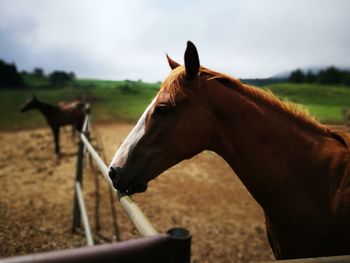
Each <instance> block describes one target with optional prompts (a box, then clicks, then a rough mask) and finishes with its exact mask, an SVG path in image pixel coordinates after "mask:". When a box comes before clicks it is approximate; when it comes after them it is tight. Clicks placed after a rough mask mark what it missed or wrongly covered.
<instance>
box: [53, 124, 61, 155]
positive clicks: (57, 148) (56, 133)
mask: <svg viewBox="0 0 350 263" xmlns="http://www.w3.org/2000/svg"><path fill="white" fill-rule="evenodd" d="M52 133H53V138H54V142H55V153H56V154H60V127H52Z"/></svg>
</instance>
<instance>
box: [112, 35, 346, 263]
mask: <svg viewBox="0 0 350 263" xmlns="http://www.w3.org/2000/svg"><path fill="white" fill-rule="evenodd" d="M168 61H169V64H170V67H171V68H172V69H173V70H172V72H171V74H170V75H169V76H168V77H167V79H166V80H165V81H164V82H163V84H162V86H161V89H160V91H159V93H158V95H157V96H156V97H155V98H154V100H153V101H152V103H151V104H150V105H149V106H148V108H147V109H146V111H145V112H144V113H143V115H142V117H141V118H140V120H139V121H138V123H137V124H136V126H135V127H134V129H133V130H132V131H131V133H130V134H129V136H128V137H127V138H126V139H125V141H124V142H123V144H122V145H121V146H120V148H119V150H118V151H117V153H116V155H115V156H114V158H113V160H112V162H111V164H110V177H111V179H112V181H113V183H114V186H115V187H116V188H117V189H119V190H120V191H122V192H126V193H128V194H133V193H137V192H143V191H145V190H146V189H147V182H148V181H150V180H152V179H153V178H155V177H156V176H158V175H159V174H160V173H162V172H163V171H165V170H166V169H168V168H170V167H171V166H173V165H175V164H176V163H178V162H180V161H182V160H184V159H188V158H191V157H192V156H194V155H196V154H198V153H200V152H201V151H203V150H205V149H207V150H212V151H214V152H216V153H218V154H219V155H221V156H222V157H223V158H224V159H225V160H226V161H227V163H228V164H229V165H230V166H231V167H232V169H233V170H234V171H235V172H236V174H237V175H238V176H239V178H240V179H241V181H242V182H243V183H244V185H245V186H246V187H247V189H248V190H249V192H250V193H251V194H252V195H253V197H254V198H255V199H256V201H257V202H258V203H259V204H260V205H261V206H262V208H263V209H264V212H265V217H266V228H267V235H268V239H269V242H270V245H271V248H272V250H273V252H274V254H275V257H276V258H277V259H286V258H300V257H315V256H328V255H340V254H349V253H350V177H349V176H350V154H349V150H348V144H347V142H348V138H347V136H346V135H345V133H344V134H339V133H335V132H332V131H331V130H329V129H328V128H326V127H325V126H323V125H321V124H319V123H318V122H316V121H315V120H313V119H312V118H311V117H310V116H309V115H308V114H306V113H305V112H304V111H302V110H301V109H299V108H298V107H296V106H294V105H292V104H290V103H286V102H282V101H280V100H279V99H278V98H276V97H275V96H274V95H272V94H271V93H270V92H266V91H263V90H261V89H258V88H255V87H251V86H248V85H245V84H242V83H241V82H240V81H239V80H237V79H234V78H231V77H229V76H226V75H223V74H221V73H217V72H214V71H212V70H209V69H207V68H204V67H202V66H200V64H199V57H198V53H197V50H196V48H195V46H194V45H193V44H192V43H191V42H188V44H187V49H186V52H185V65H184V66H180V65H179V64H178V63H176V62H175V61H173V60H171V59H170V58H169V57H168Z"/></svg>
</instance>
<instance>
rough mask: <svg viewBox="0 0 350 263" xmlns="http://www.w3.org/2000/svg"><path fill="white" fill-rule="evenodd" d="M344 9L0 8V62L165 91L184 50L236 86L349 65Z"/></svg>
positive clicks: (290, 1) (297, 1)
mask: <svg viewBox="0 0 350 263" xmlns="http://www.w3.org/2000/svg"><path fill="white" fill-rule="evenodd" d="M349 9H350V2H349V1H346V0H338V1H331V0H308V1H302V0H285V1H272V0H264V1H261V0H239V1H228V0H223V1H216V2H215V3H214V2H213V1H209V0H202V1H190V2H189V1H183V0H182V1H170V2H169V1H160V0H149V1H141V0H139V1H137V0H135V1H113V0H99V1H98V0H89V1H85V0H75V1H70V0H61V1H54V0H47V1H42V0H28V1H20V0H2V9H1V10H0V39H1V42H0V57H2V58H5V59H6V60H9V61H15V62H16V63H17V65H18V67H19V68H22V69H27V70H30V69H32V68H33V67H36V66H39V67H43V68H45V70H46V71H51V70H54V69H58V68H59V69H65V70H73V71H75V72H76V73H77V75H78V76H80V77H97V78H108V79H126V78H128V79H139V78H142V79H144V80H148V81H157V80H162V79H164V78H165V76H166V75H167V73H168V72H169V69H168V66H167V64H166V60H165V56H164V55H165V52H168V53H169V54H170V55H171V56H172V57H173V58H175V59H176V60H178V61H179V62H180V63H182V60H183V52H184V48H185V44H186V41H187V40H188V39H191V40H192V41H193V42H194V43H195V44H196V45H197V47H198V50H199V54H200V59H201V63H202V64H203V65H205V66H207V67H210V68H213V69H215V70H219V71H223V72H226V73H229V74H233V75H235V76H237V77H268V76H270V75H273V74H275V73H276V72H280V71H284V70H287V69H291V68H296V67H305V66H318V65H330V64H335V65H347V66H349V65H350V58H349V45H348V43H349V41H350V32H349V30H348V29H347V25H348V24H349V22H350V21H349V20H350V18H349V16H348V14H347V10H349Z"/></svg>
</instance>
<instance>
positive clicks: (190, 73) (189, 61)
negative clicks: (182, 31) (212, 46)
mask: <svg viewBox="0 0 350 263" xmlns="http://www.w3.org/2000/svg"><path fill="white" fill-rule="evenodd" d="M185 68H186V76H187V78H188V79H189V80H192V79H193V78H194V77H196V76H197V74H198V71H199V56H198V52H197V48H196V46H195V45H194V44H193V43H192V42H191V41H187V47H186V51H185Z"/></svg>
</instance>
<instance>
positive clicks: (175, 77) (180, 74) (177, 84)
mask: <svg viewBox="0 0 350 263" xmlns="http://www.w3.org/2000/svg"><path fill="white" fill-rule="evenodd" d="M185 81H186V71H185V67H184V66H179V67H177V68H175V69H174V70H173V71H172V72H171V73H170V75H169V76H168V77H167V78H166V79H165V81H164V82H163V84H162V86H161V88H160V89H161V91H166V92H168V93H169V96H170V102H171V104H173V105H175V104H176V99H175V98H176V95H177V94H178V93H182V94H183V87H184V84H185V83H184V82H185Z"/></svg>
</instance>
